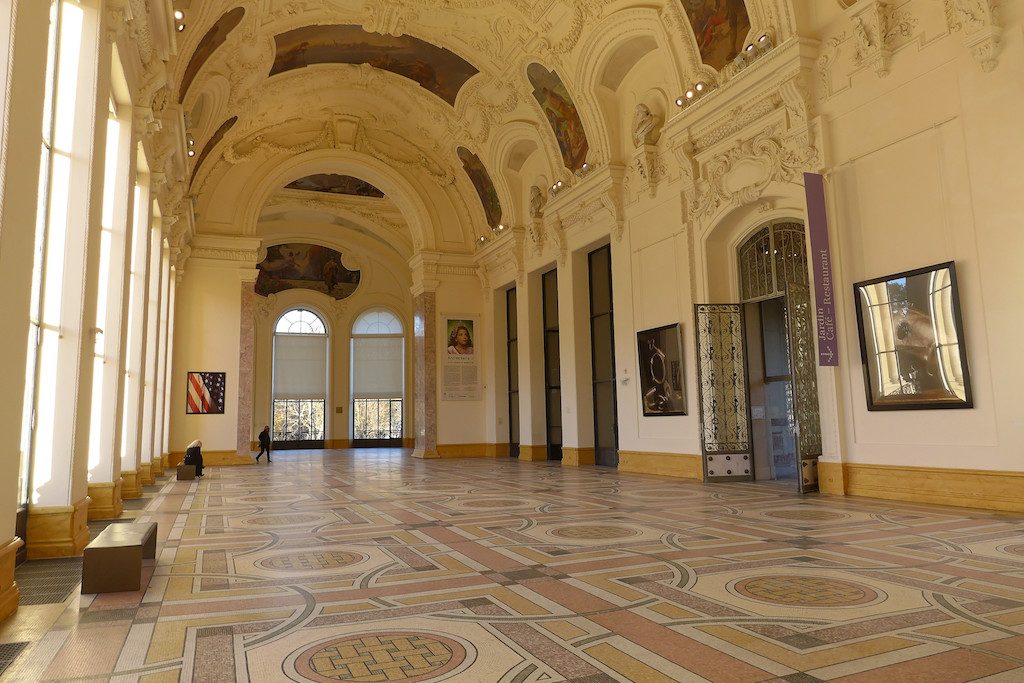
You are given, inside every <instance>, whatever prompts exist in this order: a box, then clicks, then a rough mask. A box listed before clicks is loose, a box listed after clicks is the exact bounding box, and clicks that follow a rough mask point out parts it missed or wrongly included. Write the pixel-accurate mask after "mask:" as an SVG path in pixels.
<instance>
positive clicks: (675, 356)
mask: <svg viewBox="0 0 1024 683" xmlns="http://www.w3.org/2000/svg"><path fill="white" fill-rule="evenodd" d="M636 347H637V355H638V356H639V360H640V374H639V377H640V403H641V407H642V408H643V411H644V416H646V417H655V416H662V415H686V382H684V381H683V369H684V368H683V341H682V330H681V328H680V325H679V323H676V324H674V325H665V326H664V327H656V328H654V329H653V330H644V331H643V332H637V333H636Z"/></svg>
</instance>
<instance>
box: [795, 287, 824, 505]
mask: <svg viewBox="0 0 1024 683" xmlns="http://www.w3.org/2000/svg"><path fill="white" fill-rule="evenodd" d="M812 321H813V308H812V304H811V290H810V289H809V288H808V287H807V286H806V285H798V284H793V283H790V284H787V285H786V327H787V330H786V332H787V336H788V337H789V363H790V372H791V373H792V376H793V380H792V381H793V414H794V416H795V417H796V455H797V462H798V463H799V464H800V468H799V481H800V493H813V492H814V491H817V490H818V457H819V456H820V455H821V414H820V411H819V408H818V354H817V351H816V349H815V346H814V330H813V324H812Z"/></svg>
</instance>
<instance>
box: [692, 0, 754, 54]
mask: <svg viewBox="0 0 1024 683" xmlns="http://www.w3.org/2000/svg"><path fill="white" fill-rule="evenodd" d="M680 2H682V3H683V9H684V10H686V16H687V17H688V18H689V19H690V26H692V27H693V34H694V36H696V38H697V47H698V48H699V49H700V58H701V61H703V62H704V63H705V64H707V65H708V66H710V67H713V68H714V69H715V70H717V71H720V70H721V69H722V67H724V66H725V65H726V64H728V63H729V62H731V61H732V59H733V57H735V56H736V55H737V54H739V51H740V50H742V49H743V40H744V38H746V37H747V33H748V32H749V31H750V17H749V16H748V15H747V5H746V4H745V3H744V1H743V0H680Z"/></svg>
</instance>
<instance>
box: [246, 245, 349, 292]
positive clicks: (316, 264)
mask: <svg viewBox="0 0 1024 683" xmlns="http://www.w3.org/2000/svg"><path fill="white" fill-rule="evenodd" d="M341 259H342V256H341V253H340V252H337V251H335V250H333V249H329V248H327V247H322V246H320V245H319V244H301V243H294V244H277V245H274V246H272V247H269V248H268V249H267V257H266V258H265V259H263V262H262V263H260V264H259V265H258V266H256V267H257V268H258V269H259V271H260V272H259V275H258V276H257V277H256V293H257V294H259V295H260V296H270V295H271V294H277V293H278V292H283V291H285V290H287V289H311V290H313V291H315V292H320V293H321V294H326V295H327V296H329V297H332V298H334V299H337V300H339V301H340V300H342V299H347V298H348V297H350V296H352V294H353V293H354V292H355V291H356V289H357V288H358V287H359V280H360V278H361V276H360V273H359V271H358V270H349V269H348V268H346V267H345V266H344V265H343V264H342V261H341Z"/></svg>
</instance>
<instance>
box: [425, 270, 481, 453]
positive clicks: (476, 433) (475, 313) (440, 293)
mask: <svg viewBox="0 0 1024 683" xmlns="http://www.w3.org/2000/svg"><path fill="white" fill-rule="evenodd" d="M436 294H437V353H438V358H437V375H436V377H437V443H438V444H439V445H444V444H482V443H485V442H486V440H487V429H486V426H485V425H486V419H485V413H484V407H485V405H486V401H485V399H484V397H483V394H482V393H481V399H480V400H479V401H445V400H443V387H444V355H445V354H446V353H447V349H448V336H447V331H446V330H445V319H446V318H454V317H460V318H461V317H472V318H476V319H478V320H480V324H481V329H482V330H487V329H488V328H489V327H493V323H489V322H488V319H489V317H490V315H491V312H490V311H489V310H488V309H489V307H485V306H484V297H483V293H482V292H481V290H480V281H479V280H478V279H477V278H476V276H467V275H454V276H447V277H445V279H444V280H442V281H441V284H440V285H439V286H438V288H437V292H436ZM473 342H474V353H475V354H481V356H480V357H478V362H479V363H480V364H481V365H480V369H481V382H483V377H484V373H483V372H482V370H483V367H484V365H491V366H492V367H493V366H494V356H493V355H492V354H491V353H490V352H489V349H488V347H487V343H486V342H485V341H484V340H482V339H481V338H480V335H479V333H478V334H477V338H476V339H474V340H473Z"/></svg>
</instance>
